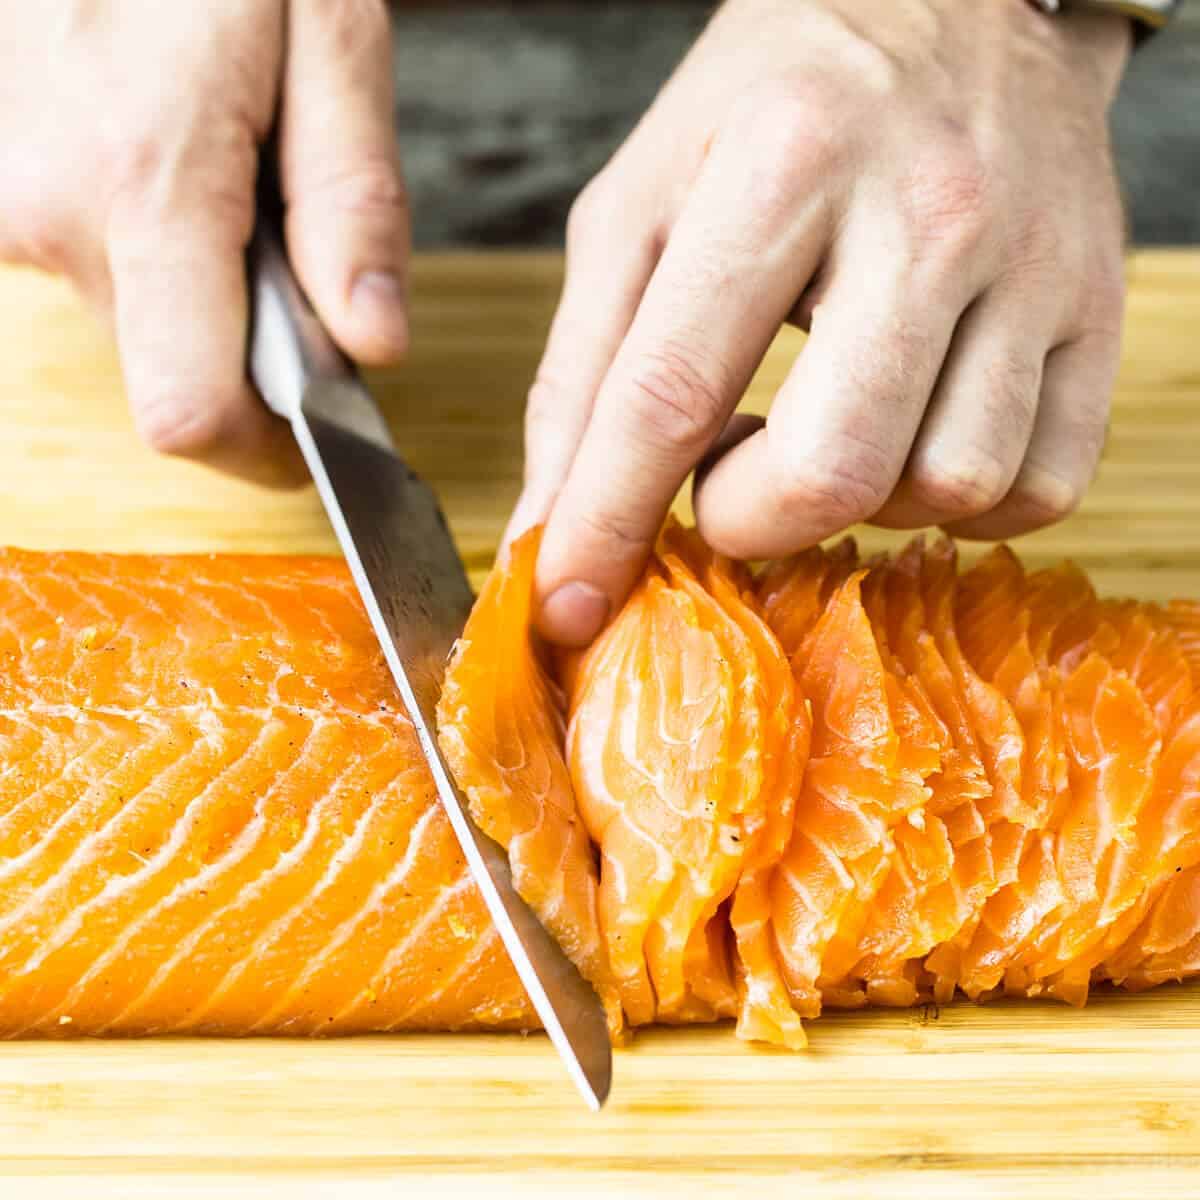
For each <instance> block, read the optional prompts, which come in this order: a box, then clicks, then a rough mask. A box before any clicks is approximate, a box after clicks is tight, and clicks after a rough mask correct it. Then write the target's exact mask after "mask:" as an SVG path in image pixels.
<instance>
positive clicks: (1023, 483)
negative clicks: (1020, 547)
mask: <svg viewBox="0 0 1200 1200" xmlns="http://www.w3.org/2000/svg"><path fill="white" fill-rule="evenodd" d="M1085 491H1086V485H1085V484H1083V483H1080V482H1077V481H1074V480H1070V479H1067V478H1065V477H1064V476H1062V475H1060V474H1058V473H1057V472H1053V471H1048V470H1044V469H1042V468H1039V467H1033V468H1030V469H1027V470H1024V471H1022V472H1021V474H1020V475H1019V476H1018V478H1017V480H1016V482H1015V483H1014V484H1013V487H1012V491H1011V492H1010V493H1009V497H1008V501H1009V503H1010V504H1012V506H1013V507H1014V509H1015V510H1016V511H1017V512H1018V513H1019V514H1020V516H1021V518H1022V521H1023V522H1024V524H1025V525H1026V526H1027V527H1028V528H1039V527H1041V526H1043V525H1053V524H1055V523H1057V522H1058V521H1061V520H1063V519H1064V518H1066V517H1069V516H1070V515H1071V514H1072V513H1073V512H1074V511H1075V510H1076V509H1077V508H1078V507H1079V505H1080V504H1081V503H1082V501H1083V497H1084V493H1085Z"/></svg>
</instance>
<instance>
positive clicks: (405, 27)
mask: <svg viewBox="0 0 1200 1200" xmlns="http://www.w3.org/2000/svg"><path fill="white" fill-rule="evenodd" d="M965 2H968V3H969V2H970V0H965ZM713 7H714V5H713V3H712V2H711V0H533V2H524V3H522V2H519V0H517V2H514V3H510V4H497V3H492V4H480V3H451V2H449V0H442V2H441V3H439V4H437V5H436V6H425V5H415V6H410V5H402V6H401V7H400V8H399V9H398V11H397V13H396V67H397V79H398V82H399V93H398V98H397V119H398V123H399V127H400V133H401V137H402V139H403V144H404V153H405V166H406V170H407V172H408V176H409V183H410V186H411V189H412V193H413V201H414V206H415V228H416V237H417V241H418V244H419V245H421V246H423V247H428V248H431V247H438V246H502V245H551V246H553V245H558V244H559V243H560V242H561V240H562V231H563V222H564V220H565V218H566V212H567V209H568V207H569V205H570V202H571V199H572V197H573V196H574V195H575V193H576V192H577V191H578V190H579V189H580V188H581V187H582V186H583V184H584V183H586V182H587V180H588V178H589V177H590V176H591V175H592V174H593V173H594V172H595V171H596V170H598V169H599V168H600V167H601V166H602V165H603V164H604V162H605V161H606V160H607V158H608V157H609V155H610V154H611V153H612V151H613V149H614V148H615V147H616V146H617V145H618V144H619V142H620V141H621V139H622V138H623V137H624V136H625V134H626V133H628V132H629V130H630V129H631V128H632V127H633V125H634V123H635V122H636V121H637V119H638V117H639V116H640V115H641V113H642V111H643V110H644V109H645V107H646V106H647V104H649V102H650V100H651V99H652V98H653V96H654V94H655V92H656V91H657V89H658V87H659V86H660V85H661V83H662V82H663V81H664V80H665V79H666V77H667V76H668V74H669V73H670V72H671V70H672V68H673V67H674V66H675V64H676V63H677V62H678V61H679V59H680V58H681V57H682V55H683V53H684V51H685V50H686V49H687V47H688V46H689V45H690V43H691V42H692V40H693V39H694V38H695V36H696V34H697V33H698V32H699V31H700V29H701V27H702V26H703V24H704V22H705V20H706V19H707V16H708V14H709V12H711V10H712V8H713ZM1113 127H1114V136H1115V139H1116V144H1117V151H1118V158H1119V162H1120V167H1121V176H1122V180H1123V182H1124V186H1125V189H1126V193H1127V195H1128V197H1129V205H1130V211H1131V220H1132V226H1133V237H1134V240H1135V241H1136V242H1138V243H1141V244H1147V245H1150V244H1157V245H1163V244H1166V245H1169V244H1177V243H1200V0H1187V2H1186V3H1185V4H1184V6H1183V12H1182V16H1181V17H1180V19H1179V20H1178V22H1177V23H1176V25H1175V26H1173V27H1172V28H1171V29H1169V30H1168V31H1167V32H1166V33H1163V34H1160V35H1159V36H1158V37H1156V38H1154V39H1152V40H1151V41H1150V42H1149V43H1148V44H1147V45H1146V46H1144V47H1143V48H1142V49H1141V50H1139V51H1138V53H1137V55H1136V56H1135V59H1134V63H1133V66H1132V67H1131V68H1130V72H1129V74H1128V76H1127V78H1126V81H1125V85H1124V88H1123V90H1122V94H1121V98H1120V100H1119V102H1118V104H1117V107H1116V110H1115V112H1114V116H1113Z"/></svg>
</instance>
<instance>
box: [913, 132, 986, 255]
mask: <svg viewBox="0 0 1200 1200" xmlns="http://www.w3.org/2000/svg"><path fill="white" fill-rule="evenodd" d="M924 168H925V169H923V170H921V171H919V172H918V173H917V174H916V175H914V176H913V178H912V179H911V180H910V181H909V183H908V186H907V187H905V188H904V189H902V192H901V204H902V207H903V213H904V218H905V220H906V223H907V225H908V227H909V229H910V230H911V232H912V234H913V236H914V238H915V239H916V241H917V242H918V244H919V245H920V246H921V247H922V248H923V249H926V250H927V249H929V248H930V247H941V248H943V249H944V250H945V252H946V253H947V254H948V256H949V257H950V258H952V259H954V260H960V259H962V258H963V257H966V256H969V255H971V254H973V253H974V252H975V251H976V250H978V248H979V247H980V245H981V244H982V243H983V242H984V240H985V239H986V237H987V235H988V231H989V226H990V209H991V187H992V181H991V178H990V173H989V171H988V167H987V164H986V162H985V161H984V159H983V157H982V155H981V154H980V153H979V151H978V149H977V148H976V147H975V146H974V144H973V143H972V142H971V140H970V138H969V137H968V136H967V135H966V134H964V133H962V132H957V133H955V134H953V135H951V138H950V139H949V140H948V141H943V143H942V144H941V145H940V146H939V147H938V148H937V149H936V150H935V151H934V152H933V157H932V158H930V157H928V156H927V157H926V160H925V162H924Z"/></svg>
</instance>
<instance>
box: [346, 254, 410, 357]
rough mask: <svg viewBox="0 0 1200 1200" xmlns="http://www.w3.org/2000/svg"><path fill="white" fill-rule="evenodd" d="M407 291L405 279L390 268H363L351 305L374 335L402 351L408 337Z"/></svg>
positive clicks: (352, 294)
mask: <svg viewBox="0 0 1200 1200" xmlns="http://www.w3.org/2000/svg"><path fill="white" fill-rule="evenodd" d="M406 298H407V292H406V290H405V287H404V281H403V280H402V279H401V278H400V276H399V275H396V274H394V273H393V272H391V271H364V272H363V273H362V274H361V275H359V276H358V278H357V279H355V281H354V287H353V288H352V289H351V292H350V305H351V307H352V309H353V311H354V316H355V318H356V319H357V320H359V321H362V322H363V323H364V324H365V325H368V326H369V327H370V329H371V333H372V336H373V337H376V338H378V339H379V340H381V341H382V342H384V343H386V344H387V346H388V348H389V349H392V350H394V351H398V352H402V351H403V350H404V349H405V347H406V345H407V340H408V320H407V317H406V315H405V311H404V303H405V299H406Z"/></svg>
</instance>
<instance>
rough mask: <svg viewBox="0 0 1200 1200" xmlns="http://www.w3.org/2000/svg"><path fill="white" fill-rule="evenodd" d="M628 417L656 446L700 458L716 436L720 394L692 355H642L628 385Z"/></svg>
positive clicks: (721, 415)
mask: <svg viewBox="0 0 1200 1200" xmlns="http://www.w3.org/2000/svg"><path fill="white" fill-rule="evenodd" d="M629 403H630V415H631V417H632V419H633V422H634V424H635V425H636V426H637V428H638V429H639V430H640V431H642V433H643V434H644V435H645V436H647V437H648V438H649V440H650V441H651V442H652V443H653V444H654V445H660V446H671V447H679V448H681V449H683V450H685V451H687V452H689V453H696V454H698V453H700V452H702V451H703V450H705V449H706V448H707V446H708V443H709V442H710V441H711V440H712V438H713V437H715V436H716V434H717V433H718V432H719V431H720V428H721V425H722V422H723V418H724V415H725V412H724V409H725V406H724V403H723V401H722V397H721V390H720V388H718V387H715V386H714V385H713V384H712V383H710V382H709V381H708V379H706V378H705V375H704V373H703V371H702V370H701V369H700V368H698V367H697V366H696V364H695V362H694V359H693V358H692V356H691V355H690V354H687V353H683V352H680V351H676V350H673V349H671V348H670V347H665V346H664V347H661V348H659V349H658V350H656V351H655V352H654V353H652V354H648V355H645V356H644V357H643V358H642V360H641V362H640V363H639V364H638V366H637V368H636V369H635V370H634V372H633V373H632V375H631V376H630V379H629Z"/></svg>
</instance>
